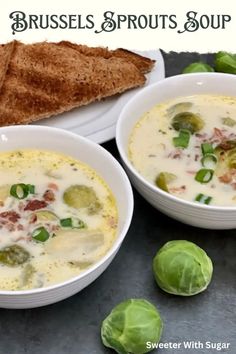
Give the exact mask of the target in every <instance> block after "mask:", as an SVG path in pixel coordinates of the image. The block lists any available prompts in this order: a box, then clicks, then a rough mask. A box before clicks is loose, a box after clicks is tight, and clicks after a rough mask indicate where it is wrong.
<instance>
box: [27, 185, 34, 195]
mask: <svg viewBox="0 0 236 354" xmlns="http://www.w3.org/2000/svg"><path fill="white" fill-rule="evenodd" d="M27 187H28V190H29V193H30V194H35V186H34V185H33V184H27Z"/></svg>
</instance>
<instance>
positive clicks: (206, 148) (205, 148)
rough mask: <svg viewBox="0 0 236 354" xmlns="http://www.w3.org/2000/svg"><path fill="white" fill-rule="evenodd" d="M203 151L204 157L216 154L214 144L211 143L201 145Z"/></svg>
mask: <svg viewBox="0 0 236 354" xmlns="http://www.w3.org/2000/svg"><path fill="white" fill-rule="evenodd" d="M201 149H202V154H203V155H206V154H214V148H213V146H212V144H210V143H203V144H201Z"/></svg>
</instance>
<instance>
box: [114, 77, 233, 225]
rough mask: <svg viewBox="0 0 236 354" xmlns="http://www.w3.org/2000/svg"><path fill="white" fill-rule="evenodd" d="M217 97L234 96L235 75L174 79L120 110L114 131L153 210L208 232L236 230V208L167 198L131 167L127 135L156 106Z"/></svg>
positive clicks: (151, 88) (133, 177) (129, 170)
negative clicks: (197, 96)
mask: <svg viewBox="0 0 236 354" xmlns="http://www.w3.org/2000/svg"><path fill="white" fill-rule="evenodd" d="M195 94H219V95H226V96H236V75H229V74H220V73H204V74H203V73H197V74H185V75H178V76H173V77H170V78H168V79H164V80H162V81H159V82H158V83H156V84H154V85H152V86H149V87H147V88H144V89H143V90H142V91H141V92H139V93H138V94H136V95H135V96H134V97H133V98H132V99H131V100H130V101H129V102H128V103H127V104H126V105H125V107H124V108H123V110H122V112H121V114H120V116H119V119H118V122H117V129H116V142H117V146H118V149H119V152H120V156H121V158H122V161H123V164H124V166H125V168H126V171H127V173H128V175H129V177H130V179H131V182H132V183H133V185H134V186H135V187H136V189H137V190H138V191H139V192H140V194H141V195H142V196H143V197H144V198H145V199H146V200H147V201H148V202H149V203H150V204H152V205H153V206H154V207H155V208H157V209H159V210H160V211H162V212H163V213H165V214H167V215H169V216H171V217H172V218H174V219H176V220H179V221H182V222H184V223H186V224H190V225H193V226H198V227H202V228H209V229H232V228H235V227H236V207H219V206H210V205H201V204H197V203H194V202H189V201H185V200H183V199H180V198H177V197H175V196H173V195H171V194H168V193H166V192H164V191H162V190H160V189H158V188H156V187H155V186H154V185H152V184H151V183H149V182H148V181H147V180H145V179H144V178H143V177H142V176H141V175H140V174H139V173H138V172H137V170H136V169H135V168H134V167H133V165H132V164H131V162H130V160H129V158H128V156H127V147H128V139H129V136H130V133H131V131H132V129H133V127H134V125H135V123H136V122H137V121H138V120H139V119H140V117H141V116H142V114H144V113H145V112H147V111H148V110H149V109H150V108H152V107H153V106H154V105H156V104H157V103H160V102H163V101H166V100H169V99H172V98H176V97H181V96H188V95H195Z"/></svg>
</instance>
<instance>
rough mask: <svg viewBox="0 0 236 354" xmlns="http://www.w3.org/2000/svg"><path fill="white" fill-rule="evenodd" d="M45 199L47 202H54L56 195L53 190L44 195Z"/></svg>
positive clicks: (48, 190)
mask: <svg viewBox="0 0 236 354" xmlns="http://www.w3.org/2000/svg"><path fill="white" fill-rule="evenodd" d="M43 199H44V200H45V201H46V202H54V200H55V194H54V193H53V191H52V190H51V189H47V190H46V192H45V193H44V195H43Z"/></svg>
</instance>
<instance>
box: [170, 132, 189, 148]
mask: <svg viewBox="0 0 236 354" xmlns="http://www.w3.org/2000/svg"><path fill="white" fill-rule="evenodd" d="M190 135H191V133H190V131H189V130H187V129H181V130H180V131H179V136H177V137H175V138H173V144H174V146H175V147H181V148H183V149H185V148H187V147H188V144H189V140H190Z"/></svg>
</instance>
